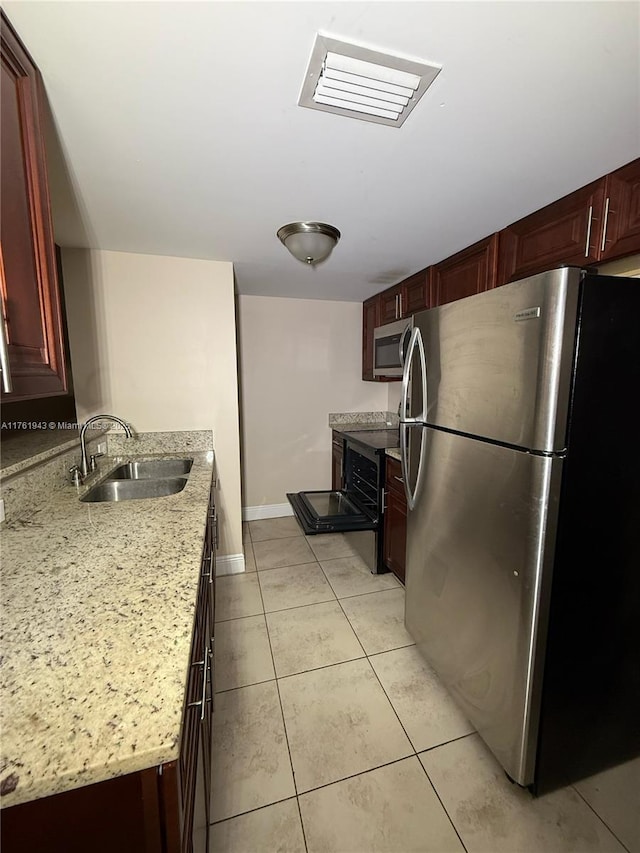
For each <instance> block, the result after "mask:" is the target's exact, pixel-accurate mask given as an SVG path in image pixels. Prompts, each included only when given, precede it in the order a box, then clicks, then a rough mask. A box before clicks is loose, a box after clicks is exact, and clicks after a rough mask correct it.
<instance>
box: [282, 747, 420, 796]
mask: <svg viewBox="0 0 640 853" xmlns="http://www.w3.org/2000/svg"><path fill="white" fill-rule="evenodd" d="M412 758H415V759H416V760H417V762H418V764H420V766H421V767H422V762H421V761H420V759H419V758H418V755H417V753H415V752H410V753H409V754H408V755H401V756H400V757H399V758H394V759H392V760H391V761H383V762H382V764H376V766H375V767H368V768H367V769H366V770H360V771H359V772H358V773H350V774H349V775H348V776H341V777H340V779H333V780H332V781H331V782H324V783H323V784H322V785H316V786H315V787H314V788H308V789H307V790H306V791H300V793H299V794H297V796H298V798H300V797H304V796H305V795H306V794H314V793H315V792H316V791H322V790H323V789H324V788H330V787H331V786H332V785H339V784H341V783H342V782H348V781H349V779H357V777H358V776H366V775H367V773H375V771H376V770H382V768H383V767H391V766H392V765H393V764H399V763H400V762H401V761H409V760H410V759H412ZM423 769H424V768H423Z"/></svg>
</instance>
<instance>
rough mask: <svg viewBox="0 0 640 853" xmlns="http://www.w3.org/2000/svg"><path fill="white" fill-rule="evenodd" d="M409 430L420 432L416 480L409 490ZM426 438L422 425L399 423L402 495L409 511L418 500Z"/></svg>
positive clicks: (425, 430)
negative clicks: (405, 499)
mask: <svg viewBox="0 0 640 853" xmlns="http://www.w3.org/2000/svg"><path fill="white" fill-rule="evenodd" d="M410 429H419V430H420V457H419V462H418V471H417V473H416V480H415V485H414V487H413V489H412V488H411V477H410V474H409V442H408V440H407V439H408V437H409V434H408V431H409V430H410ZM426 438H427V429H426V427H425V426H424V424H421V423H411V424H407V423H400V457H401V464H402V479H403V480H404V493H405V495H406V498H407V508H408V509H409V510H413V509H414V508H415V505H416V501H417V500H418V495H419V494H420V490H421V488H422V480H423V470H422V469H423V467H424V465H423V463H424V453H425V443H426Z"/></svg>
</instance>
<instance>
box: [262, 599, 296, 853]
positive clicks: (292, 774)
mask: <svg viewBox="0 0 640 853" xmlns="http://www.w3.org/2000/svg"><path fill="white" fill-rule="evenodd" d="M258 586H260V583H259V582H258ZM260 597H261V598H262V588H260ZM262 605H263V607H264V599H263V600H262ZM264 622H265V626H266V629H267V641H268V643H269V651H270V652H271V663H272V665H273V671H274V673H275V675H276V679H275V682H276V693H277V694H278V702H279V704H280V715H281V717H282V728H283V729H284V737H285V741H286V743H287V753H288V754H289V766H290V767H291V779H292V780H293V790H294V791H295V797H296V804H297V806H298V815H299V817H300V826H301V828H302V839H303V841H304V849H305V851H306V852H307V853H308V847H307V836H306V834H305V831H304V824H303V822H302V812H301V811H300V801H299V800H298V785H297V783H296V773H295V769H294V767H293V758H292V756H291V744H290V743H289V732H288V731H287V721H286V719H285V716H284V706H283V704H282V696H281V695H280V685H279V684H278V678H277V669H276V659H275V656H274V654H273V645H272V644H271V634H270V632H269V623H268V622H267V618H266V614H265V620H264Z"/></svg>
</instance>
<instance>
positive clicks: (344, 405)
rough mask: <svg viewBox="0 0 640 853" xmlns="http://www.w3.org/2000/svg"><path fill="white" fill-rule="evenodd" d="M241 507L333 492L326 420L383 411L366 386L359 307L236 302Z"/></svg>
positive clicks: (381, 391)
mask: <svg viewBox="0 0 640 853" xmlns="http://www.w3.org/2000/svg"><path fill="white" fill-rule="evenodd" d="M238 324H239V358H240V394H241V424H242V472H243V501H242V503H243V506H245V507H255V506H264V505H270V504H283V503H286V500H287V499H286V497H285V495H286V492H290V491H299V490H301V489H328V488H330V487H331V431H330V430H329V427H328V425H327V424H328V414H329V412H356V411H386V410H387V396H388V390H387V387H386V384H377V383H374V382H363V381H362V378H361V374H362V305H361V303H359V302H358V303H356V302H329V301H321V300H315V299H280V298H274V297H264V296H240V297H239V298H238Z"/></svg>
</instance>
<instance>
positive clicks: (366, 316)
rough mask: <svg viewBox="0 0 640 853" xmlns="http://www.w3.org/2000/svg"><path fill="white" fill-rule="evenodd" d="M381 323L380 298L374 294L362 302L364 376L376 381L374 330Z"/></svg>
mask: <svg viewBox="0 0 640 853" xmlns="http://www.w3.org/2000/svg"><path fill="white" fill-rule="evenodd" d="M379 325H380V299H379V298H378V297H377V296H373V297H372V298H371V299H367V301H366V302H363V303H362V378H363V379H364V380H368V381H370V382H374V381H375V378H374V375H373V330H374V329H375V327H376V326H379Z"/></svg>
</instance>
